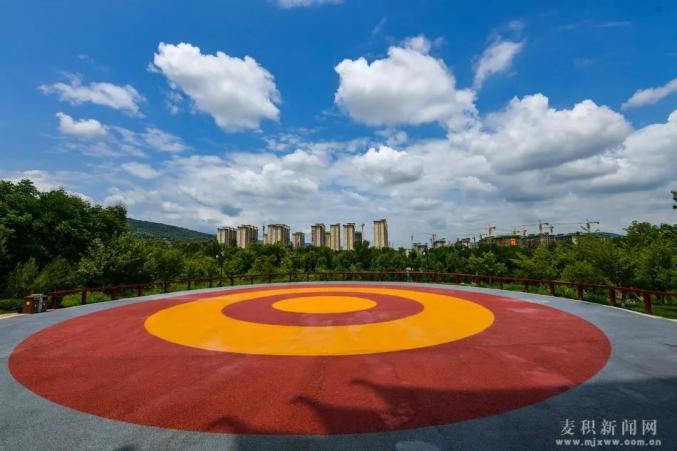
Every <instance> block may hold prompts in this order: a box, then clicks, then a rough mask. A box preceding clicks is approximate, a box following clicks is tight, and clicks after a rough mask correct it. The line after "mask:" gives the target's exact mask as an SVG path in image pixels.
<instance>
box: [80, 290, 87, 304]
mask: <svg viewBox="0 0 677 451" xmlns="http://www.w3.org/2000/svg"><path fill="white" fill-rule="evenodd" d="M80 303H81V304H82V305H85V304H86V303H87V289H86V288H83V289H82V298H81V300H80Z"/></svg>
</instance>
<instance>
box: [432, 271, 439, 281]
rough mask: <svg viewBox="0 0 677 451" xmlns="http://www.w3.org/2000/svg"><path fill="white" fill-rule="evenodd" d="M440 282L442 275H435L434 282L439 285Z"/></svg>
mask: <svg viewBox="0 0 677 451" xmlns="http://www.w3.org/2000/svg"><path fill="white" fill-rule="evenodd" d="M439 281H440V275H439V273H435V274H434V275H433V282H434V283H438V282H439Z"/></svg>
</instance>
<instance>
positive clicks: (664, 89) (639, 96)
mask: <svg viewBox="0 0 677 451" xmlns="http://www.w3.org/2000/svg"><path fill="white" fill-rule="evenodd" d="M675 92H677V78H675V79H672V80H670V81H669V82H667V83H666V84H665V85H663V86H659V87H658V88H647V89H639V90H637V91H636V92H635V93H634V94H633V95H632V97H630V98H629V99H628V100H626V101H625V102H624V103H623V105H622V106H621V108H623V109H627V108H637V107H641V106H644V105H653V104H654V103H657V102H659V101H661V100H663V99H664V98H665V97H667V96H669V95H670V94H672V93H675Z"/></svg>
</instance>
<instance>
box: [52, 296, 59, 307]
mask: <svg viewBox="0 0 677 451" xmlns="http://www.w3.org/2000/svg"><path fill="white" fill-rule="evenodd" d="M51 296H52V309H54V310H56V308H57V307H58V299H57V296H56V293H52V294H51Z"/></svg>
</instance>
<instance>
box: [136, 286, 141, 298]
mask: <svg viewBox="0 0 677 451" xmlns="http://www.w3.org/2000/svg"><path fill="white" fill-rule="evenodd" d="M136 295H137V296H143V285H141V286H140V287H136Z"/></svg>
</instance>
